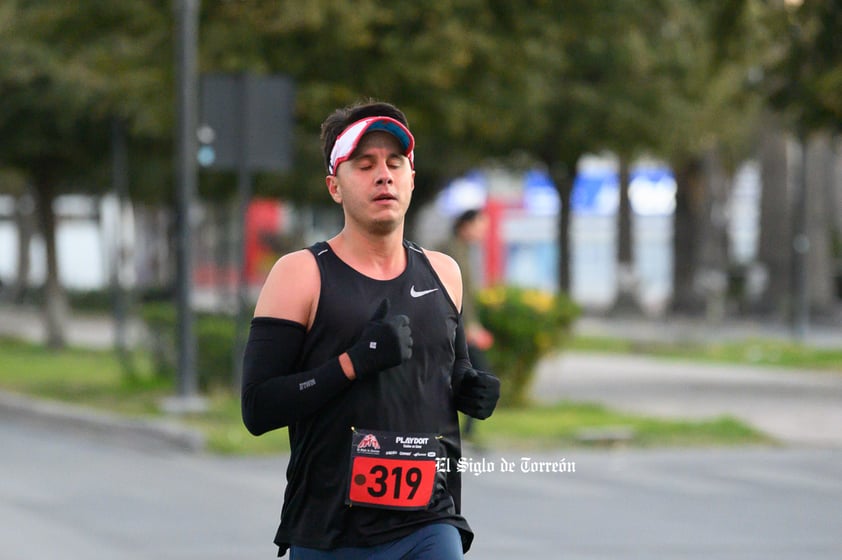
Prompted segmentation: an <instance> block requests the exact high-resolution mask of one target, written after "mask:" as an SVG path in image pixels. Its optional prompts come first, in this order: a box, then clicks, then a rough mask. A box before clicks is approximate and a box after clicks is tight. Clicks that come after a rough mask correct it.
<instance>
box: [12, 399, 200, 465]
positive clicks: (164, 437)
mask: <svg viewBox="0 0 842 560" xmlns="http://www.w3.org/2000/svg"><path fill="white" fill-rule="evenodd" d="M4 415H14V416H15V418H17V419H21V418H23V419H26V420H29V421H33V422H39V423H42V424H44V423H46V424H49V425H50V426H51V427H54V428H55V429H69V430H75V431H82V432H86V433H88V434H90V435H93V436H96V437H98V438H99V437H107V438H112V439H118V440H120V441H122V442H124V443H129V444H133V445H141V446H153V447H163V448H167V449H171V450H177V451H186V452H191V453H197V452H200V451H203V450H204V449H205V436H204V434H202V433H201V432H199V431H198V430H193V429H190V428H185V427H184V426H181V425H178V424H175V423H173V422H169V421H166V420H154V419H141V418H138V419H133V418H126V417H123V416H119V415H117V414H113V413H108V412H103V411H99V410H93V409H90V408H86V407H81V406H77V405H71V404H66V403H62V402H58V401H50V400H44V399H35V398H32V397H28V396H25V395H20V394H17V393H10V392H7V391H0V416H4Z"/></svg>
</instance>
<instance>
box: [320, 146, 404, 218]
mask: <svg viewBox="0 0 842 560" xmlns="http://www.w3.org/2000/svg"><path fill="white" fill-rule="evenodd" d="M414 178H415V171H413V169H412V166H411V165H410V163H409V159H408V158H407V157H406V156H404V155H403V153H402V150H401V145H400V142H398V139H397V138H395V137H394V136H392V135H391V134H389V133H388V132H383V131H375V132H370V133H368V134H366V135H365V136H363V138H362V140H361V141H360V143H359V145H358V146H357V149H356V150H355V151H354V153H353V154H352V156H351V158H350V159H348V160H347V161H345V162H343V163H341V164H340V165H339V167H338V168H337V170H336V175H334V176H331V175H329V176H328V177H327V179H326V181H327V186H328V190H329V191H330V194H331V196H332V197H333V199H334V200H335V201H336V202H338V203H340V204H342V207H343V209H344V211H345V220H346V223H349V225H356V226H360V227H362V228H363V229H365V230H366V231H369V232H372V233H390V232H392V231H394V230H395V229H397V228H398V227H399V226H400V225H402V224H403V219H404V216H405V214H406V211H407V209H408V208H409V202H410V200H411V199H412V189H413V188H415V183H414Z"/></svg>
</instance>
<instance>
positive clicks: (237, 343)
mask: <svg viewBox="0 0 842 560" xmlns="http://www.w3.org/2000/svg"><path fill="white" fill-rule="evenodd" d="M250 81H251V80H250V76H249V74H245V73H244V74H241V75H240V88H239V90H240V107H239V111H240V119H239V127H240V151H239V154H238V157H237V197H238V199H239V200H238V202H239V204H238V206H239V208H238V213H237V234H238V239H237V241H238V243H237V249H236V250H237V271H238V277H237V316H236V318H235V321H236V324H235V335H234V339H235V340H234V364H233V372H234V376H233V379H232V383H233V386H234V389H235V390H236V391H239V390H240V385H241V383H242V379H243V358H242V357H243V352H244V350H245V344H246V330H247V329H248V317H247V310H248V307H249V305H248V295H249V294H248V288H249V285H248V271H247V270H246V218H247V216H248V207H249V202H250V201H251V191H252V188H251V173H250V171H249V148H250V146H249V143H250V142H249V140H250V139H249V136H250V131H249V105H250V103H251V101H250V99H249V98H250V95H249V89H250V88H249V86H250Z"/></svg>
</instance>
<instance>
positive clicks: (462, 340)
mask: <svg viewBox="0 0 842 560" xmlns="http://www.w3.org/2000/svg"><path fill="white" fill-rule="evenodd" d="M454 350H455V352H456V356H455V357H456V360H455V361H454V363H453V376H452V378H451V385H452V386H453V388H454V389H458V388H459V385H461V383H462V376H463V375H464V374H465V370H468V369H471V368H472V367H473V366H472V364H471V358H470V355H469V354H468V341H467V339H466V337H465V325H464V324H463V323H462V315H459V322H458V323H457V324H456V340H455V341H454Z"/></svg>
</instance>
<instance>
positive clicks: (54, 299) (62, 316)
mask: <svg viewBox="0 0 842 560" xmlns="http://www.w3.org/2000/svg"><path fill="white" fill-rule="evenodd" d="M34 187H35V196H36V209H37V212H38V217H39V220H40V222H41V234H42V235H43V238H44V248H45V252H46V258H47V263H46V264H47V266H46V268H47V276H46V279H45V281H44V330H45V332H46V340H45V343H46V345H47V347H49V348H53V349H58V348H63V347H64V346H65V344H66V339H65V323H66V320H67V300H66V296H65V294H64V291H63V290H62V287H61V282H60V280H59V270H58V253H57V250H56V215H55V212H54V211H53V202H54V201H55V185H54V184H53V182H52V181H51V180H49V179H43V178H41V179H37V180H36V181H35V184H34Z"/></svg>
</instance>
